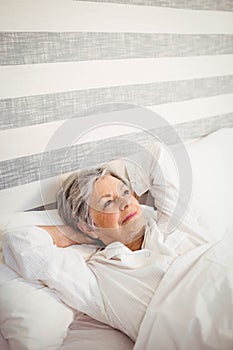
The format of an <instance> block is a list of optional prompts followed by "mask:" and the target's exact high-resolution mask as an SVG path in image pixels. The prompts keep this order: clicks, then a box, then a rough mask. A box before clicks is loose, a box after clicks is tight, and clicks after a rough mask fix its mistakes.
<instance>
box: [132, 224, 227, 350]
mask: <svg viewBox="0 0 233 350" xmlns="http://www.w3.org/2000/svg"><path fill="white" fill-rule="evenodd" d="M205 248H206V249H205ZM232 252H233V227H232V230H229V232H228V234H227V235H225V237H224V238H223V239H222V240H220V241H218V242H216V244H214V245H208V246H207V247H200V248H197V249H195V251H191V252H190V253H188V254H187V255H184V256H182V257H181V258H180V259H178V260H177V262H176V263H175V264H174V265H172V266H171V267H170V270H169V271H168V273H167V274H166V276H165V278H164V279H163V281H162V282H161V284H160V287H159V288H158V290H157V291H156V293H155V294H154V297H153V298H152V301H151V303H150V305H149V307H148V309H147V312H146V315H145V318H144V320H143V323H142V325H141V328H140V332H139V336H138V339H137V342H136V344H135V348H134V350H142V349H143V350H154V349H159V350H167V349H169V350H173V349H174V350H175V349H179V350H187V349H189V350H196V349H201V350H220V349H224V350H231V349H232V348H233V254H232Z"/></svg>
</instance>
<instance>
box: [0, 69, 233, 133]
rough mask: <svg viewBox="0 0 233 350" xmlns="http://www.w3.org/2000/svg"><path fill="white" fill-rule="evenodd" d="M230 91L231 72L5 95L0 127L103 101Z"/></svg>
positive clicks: (56, 116)
mask: <svg viewBox="0 0 233 350" xmlns="http://www.w3.org/2000/svg"><path fill="white" fill-rule="evenodd" d="M232 91H233V75H229V76H220V77H212V78H204V79H193V80H182V81H170V82H162V83H151V84H141V85H126V86H117V87H110V88H100V89H89V90H81V91H72V92H64V93H59V94H48V95H40V96H27V97H20V98H14V99H5V100H0V115H1V119H0V126H1V129H9V128H18V127H24V126H29V125H34V124H40V123H47V122H52V121H57V120H63V119H68V118H70V117H71V116H73V115H76V116H77V117H81V116H85V115H87V116H88V115H90V114H94V113H95V112H97V111H98V110H99V109H100V110H101V111H102V110H103V106H102V105H103V104H106V110H107V111H113V110H121V109H125V108H126V106H125V105H124V104H126V103H127V104H134V105H138V106H152V105H157V104H162V103H169V102H176V101H185V100H189V99H194V98H199V97H208V96H215V95H220V94H226V93H232ZM114 103H115V104H114ZM122 104H123V105H122ZM98 106H100V107H98ZM90 109H91V110H90Z"/></svg>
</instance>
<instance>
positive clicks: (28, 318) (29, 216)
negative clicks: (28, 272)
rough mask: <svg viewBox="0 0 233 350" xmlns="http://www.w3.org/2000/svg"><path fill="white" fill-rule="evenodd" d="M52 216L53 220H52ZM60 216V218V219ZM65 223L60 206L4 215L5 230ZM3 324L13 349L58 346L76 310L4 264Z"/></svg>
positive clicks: (0, 276)
mask: <svg viewBox="0 0 233 350" xmlns="http://www.w3.org/2000/svg"><path fill="white" fill-rule="evenodd" d="M51 218H52V223H51ZM56 220H57V221H56ZM59 223H61V221H60V219H59V217H58V215H57V212H56V210H54V211H48V212H28V213H17V214H15V215H12V214H11V215H9V216H8V217H7V216H6V215H4V220H3V219H2V220H1V224H0V227H1V228H2V229H3V228H4V230H5V231H9V230H12V229H23V227H24V228H25V226H30V225H52V224H59ZM0 310H1V313H0V326H1V331H2V334H3V336H4V337H5V338H6V339H8V340H9V344H10V347H11V350H37V349H46V350H47V349H48V350H49V349H51V350H52V349H54V350H55V349H58V348H59V347H60V346H61V345H62V343H63V341H64V339H65V337H66V333H67V329H68V326H69V324H70V323H71V322H72V321H73V317H74V312H73V310H72V309H71V308H69V307H68V306H67V305H65V304H64V303H63V302H62V301H60V299H59V298H58V297H57V296H56V295H55V293H54V292H53V291H52V290H50V289H49V288H47V287H45V286H44V285H43V284H42V283H40V282H28V281H25V280H24V279H23V278H21V277H19V275H18V274H17V273H15V272H14V271H12V270H11V269H10V268H8V267H7V266H6V265H4V261H3V257H2V256H1V264H0Z"/></svg>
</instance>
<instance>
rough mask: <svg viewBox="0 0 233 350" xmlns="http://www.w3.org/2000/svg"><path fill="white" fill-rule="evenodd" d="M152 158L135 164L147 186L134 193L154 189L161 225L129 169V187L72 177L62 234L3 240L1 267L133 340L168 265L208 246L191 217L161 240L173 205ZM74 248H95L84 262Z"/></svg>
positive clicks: (156, 153) (88, 174) (108, 178)
mask: <svg viewBox="0 0 233 350" xmlns="http://www.w3.org/2000/svg"><path fill="white" fill-rule="evenodd" d="M151 154H152V155H153V157H152V158H151V159H150V160H148V159H146V158H145V155H144V156H143V155H142V157H141V159H140V160H141V162H142V164H143V162H144V164H143V169H144V170H145V169H146V172H147V180H145V181H144V180H143V181H141V180H139V182H140V181H141V183H140V184H139V185H140V186H139V187H138V188H136V189H137V191H138V192H144V191H145V190H146V189H148V188H149V189H150V190H151V192H152V195H154V194H155V190H156V196H155V205H156V207H157V208H158V217H157V222H158V224H157V222H156V215H154V214H152V213H151V211H150V213H149V215H148V214H147V213H146V212H145V210H142V208H141V207H140V205H139V202H138V200H137V199H136V197H135V195H134V192H133V191H134V189H132V184H134V185H135V184H136V181H135V180H136V179H137V175H136V177H134V179H132V177H133V174H135V172H134V171H133V170H132V166H131V168H130V166H128V165H126V171H127V173H128V177H129V178H130V179H131V180H132V181H131V183H130V182H129V181H128V180H127V179H126V178H125V177H121V176H119V175H117V174H115V173H114V172H112V171H110V170H109V169H108V168H107V167H106V166H102V167H98V168H96V169H89V170H88V169H87V170H83V171H81V172H79V173H77V174H73V175H71V176H70V177H69V178H68V179H67V180H66V182H65V183H64V185H63V187H62V189H61V190H60V191H59V193H58V210H59V214H60V216H61V218H62V219H63V221H64V223H65V224H66V226H64V227H63V228H62V230H61V228H59V227H57V228H55V227H48V226H43V227H35V226H33V227H31V228H30V229H28V230H27V231H25V232H11V233H8V234H6V235H5V237H4V239H3V251H4V256H5V260H6V263H7V264H8V265H9V266H10V267H11V268H12V269H14V270H16V271H17V272H18V273H19V274H20V275H22V276H23V277H24V278H26V279H29V280H41V281H43V282H44V283H45V284H46V285H48V286H49V287H50V288H52V289H54V290H55V292H56V293H57V295H58V296H59V297H60V298H61V299H62V300H63V302H65V303H66V304H68V305H69V306H71V307H72V308H74V309H77V310H79V311H82V312H84V313H86V314H87V315H89V316H91V317H93V318H95V319H97V320H99V321H102V322H104V323H107V324H109V325H110V326H112V327H114V328H117V329H119V330H121V331H122V332H124V333H126V334H127V335H128V336H129V337H130V338H131V339H132V340H133V341H135V340H136V338H137V334H138V331H139V328H140V324H141V322H142V320H143V317H144V315H145V312H146V309H147V306H148V304H149V303H150V300H151V298H152V296H153V294H154V293H155V291H156V289H157V288H158V286H159V284H160V282H161V280H162V278H163V276H164V275H165V273H166V272H167V270H168V268H169V266H170V265H171V264H173V262H174V261H175V260H176V258H177V257H178V256H180V255H181V254H184V253H185V252H186V251H188V250H190V249H193V248H195V247H196V246H198V245H200V244H203V243H204V242H205V241H204V239H203V238H202V237H200V236H199V235H198V233H196V231H195V229H196V227H195V226H194V224H195V220H194V219H193V217H192V216H191V215H190V214H189V215H186V217H185V219H184V220H183V222H182V223H181V225H180V226H179V230H176V231H174V232H173V233H172V234H171V235H169V236H166V234H165V232H164V229H163V228H164V227H165V226H164V223H165V222H166V220H167V219H168V218H169V216H170V215H171V211H172V210H173V209H174V203H175V201H176V198H173V197H174V188H172V187H171V188H172V191H171V190H170V187H169V182H168V181H166V186H167V189H168V190H167V193H166V200H165V201H164V197H161V195H160V192H159V188H160V186H161V184H160V180H161V179H160V177H158V176H156V174H157V173H158V172H159V168H158V164H157V163H158V161H159V159H160V158H161V147H159V148H158V146H156V147H154V148H153V149H152V150H151ZM145 163H147V164H145ZM131 165H132V163H131ZM140 178H141V177H140ZM156 179H157V180H156ZM163 185H164V184H163ZM136 187H137V186H136ZM78 243H94V245H93V244H92V245H91V246H90V247H89V246H86V247H87V251H88V253H87V252H86V253H85V256H84V255H83V254H82V252H81V250H80V245H79V244H78ZM63 247H64V248H63ZM88 247H89V248H88ZM88 249H89V250H88Z"/></svg>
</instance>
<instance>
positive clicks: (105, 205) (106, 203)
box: [104, 199, 113, 208]
mask: <svg viewBox="0 0 233 350" xmlns="http://www.w3.org/2000/svg"><path fill="white" fill-rule="evenodd" d="M112 203H113V200H112V199H109V200H108V201H107V202H105V203H104V208H107V207H109V206H110V205H111V204H112Z"/></svg>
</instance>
